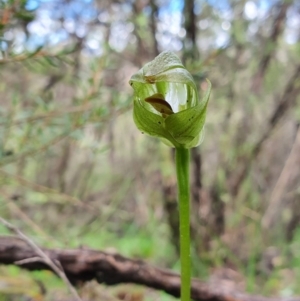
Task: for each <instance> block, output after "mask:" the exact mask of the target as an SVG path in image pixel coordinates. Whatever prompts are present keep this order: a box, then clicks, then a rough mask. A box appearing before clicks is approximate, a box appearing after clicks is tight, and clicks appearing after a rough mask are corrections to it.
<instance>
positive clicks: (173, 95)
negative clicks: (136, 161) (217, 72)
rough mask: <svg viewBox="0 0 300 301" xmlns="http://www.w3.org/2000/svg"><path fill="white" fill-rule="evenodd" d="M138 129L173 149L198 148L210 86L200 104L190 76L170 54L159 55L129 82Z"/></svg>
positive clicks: (172, 54)
mask: <svg viewBox="0 0 300 301" xmlns="http://www.w3.org/2000/svg"><path fill="white" fill-rule="evenodd" d="M129 83H130V85H131V86H132V88H133V89H134V108H133V117H134V122H135V124H136V126H137V128H138V129H139V130H140V131H141V132H143V133H146V134H148V135H151V136H155V137H159V138H160V139H161V140H162V141H163V142H165V143H166V144H168V145H170V146H173V147H176V148H192V147H196V146H198V145H199V144H200V143H201V141H202V138H203V127H204V123H205V116H206V108H207V104H208V101H209V96H210V91H211V84H210V82H209V81H208V84H209V87H208V89H207V91H206V93H205V95H204V97H203V99H202V100H201V101H200V100H199V97H198V92H197V88H196V84H195V82H194V80H193V77H192V75H191V74H190V73H189V72H188V71H187V70H186V69H185V67H184V66H183V65H182V63H181V61H180V59H179V58H178V57H177V56H176V55H175V54H174V53H172V52H168V51H165V52H162V53H161V54H159V55H158V56H157V57H156V58H155V59H154V60H153V61H152V62H150V63H147V64H146V65H145V66H144V67H143V68H142V69H140V70H139V71H138V72H137V73H136V74H134V75H133V76H132V77H131V79H130V82H129Z"/></svg>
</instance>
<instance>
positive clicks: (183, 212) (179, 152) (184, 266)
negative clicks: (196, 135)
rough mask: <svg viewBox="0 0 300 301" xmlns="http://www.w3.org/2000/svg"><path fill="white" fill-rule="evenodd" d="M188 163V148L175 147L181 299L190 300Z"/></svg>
mask: <svg viewBox="0 0 300 301" xmlns="http://www.w3.org/2000/svg"><path fill="white" fill-rule="evenodd" d="M189 163H190V150H189V149H185V148H176V172H177V183H178V201H179V222H180V262H181V293H180V295H181V301H190V295H191V258H190V257H191V255H190V185H189Z"/></svg>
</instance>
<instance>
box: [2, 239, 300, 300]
mask: <svg viewBox="0 0 300 301" xmlns="http://www.w3.org/2000/svg"><path fill="white" fill-rule="evenodd" d="M42 250H43V251H44V252H45V253H46V254H47V255H48V256H49V257H50V258H51V259H52V260H53V261H54V262H55V261H59V262H60V264H61V266H62V267H63V269H64V271H65V273H66V275H67V276H68V277H69V279H70V280H71V281H72V282H73V283H77V282H85V281H89V280H92V279H96V280H97V281H98V282H99V283H105V284H107V285H115V284H119V283H135V284H141V285H145V286H147V287H151V288H154V289H158V290H163V291H165V292H167V293H169V294H170V295H173V296H175V297H179V294H180V276H179V275H178V274H176V273H174V272H172V271H169V270H166V269H160V268H157V267H154V266H151V265H149V264H147V263H145V262H144V261H142V260H135V259H129V258H125V257H123V256H121V255H119V254H111V253H107V252H103V251H96V250H90V249H70V250H58V249H46V248H42ZM25 259H26V263H23V264H22V265H21V267H22V268H25V269H28V270H44V269H50V268H49V266H46V265H45V264H43V263H42V262H39V261H38V260H36V259H37V254H35V252H34V250H32V248H31V247H30V246H28V245H27V243H26V242H24V241H23V240H22V239H20V238H16V237H12V236H0V264H17V263H16V262H18V261H20V260H22V261H23V262H24V260H25ZM30 259H32V261H30ZM192 298H193V299H194V300H198V301H300V297H291V298H267V297H262V296H254V295H248V294H244V293H240V292H236V291H232V290H230V289H228V290H227V289H226V288H224V287H220V286H219V285H218V283H214V284H208V283H205V282H202V281H200V280H197V279H193V281H192Z"/></svg>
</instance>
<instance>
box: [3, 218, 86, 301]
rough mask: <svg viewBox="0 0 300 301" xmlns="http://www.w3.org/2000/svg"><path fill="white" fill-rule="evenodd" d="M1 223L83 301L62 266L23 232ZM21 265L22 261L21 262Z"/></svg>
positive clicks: (74, 295)
mask: <svg viewBox="0 0 300 301" xmlns="http://www.w3.org/2000/svg"><path fill="white" fill-rule="evenodd" d="M0 223H2V224H3V225H4V226H5V227H6V228H7V229H8V230H9V231H11V232H13V233H15V234H17V235H18V236H19V237H20V238H21V239H22V240H23V241H25V242H26V243H27V245H28V246H30V248H31V249H32V250H33V251H34V252H35V253H36V255H38V256H39V257H40V260H41V261H42V262H44V263H45V264H46V265H48V266H49V267H50V268H51V270H53V271H54V272H55V273H56V274H57V275H58V276H59V277H60V278H61V279H62V280H63V281H64V283H65V284H66V286H67V287H68V289H69V290H70V292H71V294H72V295H73V297H74V298H75V300H77V301H82V300H81V298H80V297H79V295H78V293H77V291H76V290H75V288H74V287H73V286H72V284H71V283H70V281H69V279H68V278H67V276H66V274H65V272H64V270H63V269H62V268H61V265H60V264H59V265H57V264H55V263H54V261H53V260H52V259H51V258H50V257H49V256H47V255H46V253H45V252H44V251H43V250H42V249H40V248H39V247H38V246H37V245H36V244H35V243H34V242H33V241H32V240H31V239H30V238H29V237H27V236H26V235H25V234H24V233H23V232H21V231H20V230H19V229H18V228H17V227H15V226H14V225H12V224H11V223H9V222H8V221H6V220H5V219H3V218H2V217H0ZM31 258H35V261H36V256H34V257H33V256H32V257H31ZM19 263H20V261H19Z"/></svg>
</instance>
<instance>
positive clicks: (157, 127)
mask: <svg viewBox="0 0 300 301" xmlns="http://www.w3.org/2000/svg"><path fill="white" fill-rule="evenodd" d="M133 119H134V122H135V125H136V127H137V128H138V129H139V130H140V131H141V132H143V133H146V134H148V135H150V136H155V137H160V138H164V139H167V140H169V141H170V142H171V143H172V144H173V145H174V146H175V147H176V146H178V143H176V141H175V140H174V139H173V137H172V136H171V135H170V133H169V132H168V131H167V130H166V129H165V125H164V123H165V119H164V118H163V117H161V116H160V115H157V114H155V113H152V112H150V111H148V110H147V109H146V108H145V107H143V106H142V105H141V102H140V101H139V100H138V99H137V98H135V99H134V106H133Z"/></svg>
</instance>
